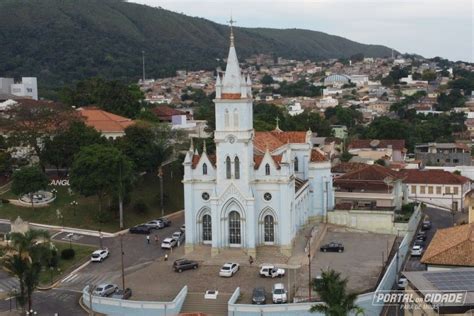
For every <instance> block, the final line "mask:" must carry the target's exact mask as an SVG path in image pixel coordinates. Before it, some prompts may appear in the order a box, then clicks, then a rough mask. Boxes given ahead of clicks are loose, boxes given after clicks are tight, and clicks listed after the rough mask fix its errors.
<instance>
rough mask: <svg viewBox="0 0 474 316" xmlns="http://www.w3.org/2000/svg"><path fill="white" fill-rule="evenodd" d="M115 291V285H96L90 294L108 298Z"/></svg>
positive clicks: (116, 287)
mask: <svg viewBox="0 0 474 316" xmlns="http://www.w3.org/2000/svg"><path fill="white" fill-rule="evenodd" d="M117 289H118V286H117V285H116V284H110V283H102V284H99V285H97V287H96V288H95V289H94V292H93V293H92V294H93V295H97V296H109V295H111V294H113V293H114V292H115V291H116V290H117Z"/></svg>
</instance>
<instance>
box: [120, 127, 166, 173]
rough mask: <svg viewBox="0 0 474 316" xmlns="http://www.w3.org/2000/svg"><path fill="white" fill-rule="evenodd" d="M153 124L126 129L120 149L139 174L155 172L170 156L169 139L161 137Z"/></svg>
mask: <svg viewBox="0 0 474 316" xmlns="http://www.w3.org/2000/svg"><path fill="white" fill-rule="evenodd" d="M160 136H161V135H158V133H157V130H156V129H154V128H153V125H151V124H145V123H142V124H135V125H132V126H129V127H127V128H126V129H125V135H124V136H123V137H122V138H121V139H120V140H119V148H120V149H121V150H122V152H123V153H124V154H125V155H126V156H127V157H128V158H129V159H130V160H131V161H132V162H133V164H134V169H135V170H136V171H137V172H143V171H144V172H153V171H156V170H157V169H158V167H159V166H160V165H161V163H163V161H165V160H166V158H168V156H169V152H170V150H169V144H168V141H169V137H160Z"/></svg>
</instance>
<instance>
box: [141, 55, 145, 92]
mask: <svg viewBox="0 0 474 316" xmlns="http://www.w3.org/2000/svg"><path fill="white" fill-rule="evenodd" d="M142 61H143V79H142V80H143V82H142V83H143V84H145V51H144V50H142Z"/></svg>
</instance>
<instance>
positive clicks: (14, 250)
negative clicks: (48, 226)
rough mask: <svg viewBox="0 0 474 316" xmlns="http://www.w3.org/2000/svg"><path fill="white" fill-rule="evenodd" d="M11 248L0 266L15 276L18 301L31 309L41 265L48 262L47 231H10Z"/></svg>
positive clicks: (48, 244)
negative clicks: (17, 283)
mask: <svg viewBox="0 0 474 316" xmlns="http://www.w3.org/2000/svg"><path fill="white" fill-rule="evenodd" d="M10 243H11V248H10V250H9V252H8V253H7V254H6V255H5V256H4V258H3V260H2V266H3V269H4V270H5V271H7V272H8V273H9V274H10V275H13V276H16V277H17V278H18V282H19V285H20V289H19V292H18V295H17V299H18V303H19V304H20V305H21V306H25V305H26V303H28V310H31V305H32V296H33V292H34V291H35V289H36V287H37V286H38V283H39V274H40V271H41V267H42V266H43V265H46V264H47V263H48V262H49V259H50V257H51V248H50V243H49V233H48V232H47V231H44V230H28V231H27V232H26V233H24V234H22V233H11V235H10Z"/></svg>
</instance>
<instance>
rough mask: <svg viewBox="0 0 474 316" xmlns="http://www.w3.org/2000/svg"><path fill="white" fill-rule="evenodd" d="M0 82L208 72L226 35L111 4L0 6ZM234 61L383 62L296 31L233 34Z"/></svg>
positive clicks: (58, 0)
mask: <svg viewBox="0 0 474 316" xmlns="http://www.w3.org/2000/svg"><path fill="white" fill-rule="evenodd" d="M0 21H2V23H1V24H2V26H1V27H0V43H2V44H1V45H0V60H1V63H0V76H1V77H6V76H14V77H21V76H36V77H38V80H39V84H40V85H41V86H40V87H43V89H44V88H54V87H60V86H63V85H65V84H69V83H71V82H74V81H77V80H81V79H84V78H89V77H93V76H101V77H104V78H114V79H119V80H126V81H132V80H137V79H138V78H139V77H141V73H142V51H144V52H145V55H146V70H147V77H149V78H151V77H160V76H167V75H172V74H174V73H175V70H177V69H190V70H191V69H211V68H213V67H215V66H217V65H218V60H217V59H218V58H220V59H222V58H223V57H225V56H226V53H227V47H228V40H229V28H228V26H226V25H221V24H217V23H214V22H211V21H209V20H206V19H203V18H198V17H190V16H186V15H183V14H178V13H175V12H172V11H168V10H165V9H162V8H153V7H149V6H145V5H140V4H135V3H128V2H124V1H119V0H82V1H75V0H41V1H38V0H2V1H0ZM235 36H236V46H237V48H238V53H239V56H240V57H241V58H242V57H246V56H250V55H252V54H258V53H267V54H272V55H273V56H275V57H276V56H281V57H284V58H291V59H300V60H303V59H312V60H320V59H324V58H348V57H350V56H352V55H354V54H361V53H362V54H363V55H364V56H371V57H378V56H389V55H390V54H391V50H390V49H389V48H387V47H384V46H380V45H364V44H360V43H357V42H353V41H350V40H347V39H345V38H342V37H338V36H332V35H328V34H325V33H321V32H315V31H308V30H301V29H269V28H240V27H237V28H236V29H235Z"/></svg>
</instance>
